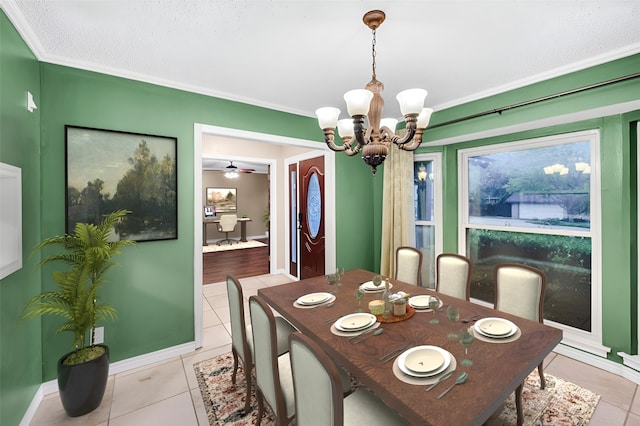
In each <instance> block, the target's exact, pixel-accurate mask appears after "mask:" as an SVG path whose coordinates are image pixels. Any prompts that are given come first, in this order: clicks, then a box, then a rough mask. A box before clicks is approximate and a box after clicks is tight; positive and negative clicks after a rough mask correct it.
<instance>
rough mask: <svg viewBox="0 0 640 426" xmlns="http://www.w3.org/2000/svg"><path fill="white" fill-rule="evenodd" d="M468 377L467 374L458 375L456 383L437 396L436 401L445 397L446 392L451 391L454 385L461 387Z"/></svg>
mask: <svg viewBox="0 0 640 426" xmlns="http://www.w3.org/2000/svg"><path fill="white" fill-rule="evenodd" d="M468 377H469V375H468V374H467V373H462V374H461V375H459V376H458V377H457V378H456V382H455V383H454V384H452V385H451V386H449V387H448V388H447V390H446V391H444V392H442V393H441V394H440V395H438V399H440V398H442V397H443V396H445V395H446V394H447V392H449V391H450V390H451V389H453V387H454V386H455V385H461V384H463V383H464V382H466V381H467V378H468Z"/></svg>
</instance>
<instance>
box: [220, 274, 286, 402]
mask: <svg viewBox="0 0 640 426" xmlns="http://www.w3.org/2000/svg"><path fill="white" fill-rule="evenodd" d="M227 298H228V300H229V316H230V320H231V353H232V354H233V374H232V375H231V382H232V383H234V384H235V383H236V374H237V372H238V360H240V361H242V369H243V370H244V377H245V379H246V382H247V399H246V401H245V404H244V410H245V412H249V409H250V407H251V386H252V374H251V373H252V371H253V365H254V363H253V331H252V328H251V324H250V323H247V321H246V318H245V314H244V296H243V294H242V286H241V285H240V282H239V281H238V280H237V279H236V278H235V277H233V276H231V275H227ZM275 326H276V336H277V338H276V341H277V347H276V354H277V355H282V354H284V353H286V352H289V334H291V333H292V332H294V331H296V329H295V328H294V327H293V326H292V325H291V324H289V322H287V320H285V319H284V318H282V317H275Z"/></svg>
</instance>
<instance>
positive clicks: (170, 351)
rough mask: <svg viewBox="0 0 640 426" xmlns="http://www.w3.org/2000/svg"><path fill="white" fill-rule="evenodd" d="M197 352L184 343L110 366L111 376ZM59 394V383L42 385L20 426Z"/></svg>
mask: <svg viewBox="0 0 640 426" xmlns="http://www.w3.org/2000/svg"><path fill="white" fill-rule="evenodd" d="M195 350H196V344H195V342H188V343H183V344H182V345H178V346H172V347H170V348H166V349H161V350H159V351H155V352H150V353H148V354H144V355H140V356H136V357H133V358H128V359H123V360H122V361H117V362H114V363H111V364H109V375H110V376H111V375H114V374H118V373H124V372H125V371H129V370H133V369H136V368H140V367H144V366H147V365H151V364H154V363H156V362H162V361H166V360H168V359H171V358H175V357H178V356H181V355H185V354H188V353H191V352H194V351H195ZM56 392H58V381H57V380H50V381H48V382H44V383H42V384H41V385H40V386H39V387H38V390H37V391H36V393H35V395H34V396H33V398H32V400H31V403H30V404H29V407H28V408H27V411H26V412H25V413H24V415H23V416H22V420H21V421H20V426H23V425H24V426H27V425H29V424H30V423H31V421H32V420H33V416H34V415H35V413H36V411H37V409H38V406H39V405H40V403H41V402H42V399H43V398H44V397H45V396H46V395H49V394H52V393H56Z"/></svg>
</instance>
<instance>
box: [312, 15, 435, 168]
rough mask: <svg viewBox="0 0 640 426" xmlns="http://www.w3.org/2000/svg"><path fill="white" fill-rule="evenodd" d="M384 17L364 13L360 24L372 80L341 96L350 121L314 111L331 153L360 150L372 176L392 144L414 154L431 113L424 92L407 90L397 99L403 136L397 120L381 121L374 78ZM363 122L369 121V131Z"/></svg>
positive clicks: (379, 85)
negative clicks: (367, 38)
mask: <svg viewBox="0 0 640 426" xmlns="http://www.w3.org/2000/svg"><path fill="white" fill-rule="evenodd" d="M385 18H386V15H385V13H384V12H383V11H381V10H371V11H369V12H367V13H366V14H365V15H364V17H363V18H362V21H363V22H364V23H365V25H366V26H367V27H369V29H371V31H372V34H373V40H372V43H371V56H372V58H373V61H372V73H371V81H370V82H369V83H367V85H366V86H365V88H364V89H355V90H350V91H348V92H347V93H345V94H344V100H345V102H346V104H347V112H348V113H349V115H350V116H351V119H350V120H349V119H343V120H339V117H340V110H339V109H338V108H333V107H324V108H319V109H317V110H316V116H317V117H318V124H319V125H320V128H321V129H322V130H323V132H324V140H325V143H326V144H327V146H328V147H329V148H330V149H332V150H333V151H343V152H344V153H345V154H347V155H349V156H353V155H356V154H357V153H359V152H360V151H361V150H362V159H363V160H364V162H365V163H366V164H368V165H369V166H371V171H372V172H373V173H374V174H375V173H376V168H377V167H378V166H379V165H380V164H382V163H383V162H384V160H385V159H386V158H387V155H388V154H389V148H390V147H391V144H392V143H394V144H396V145H398V147H399V148H400V149H403V150H405V151H414V150H416V149H417V148H418V147H419V146H420V144H421V143H422V134H423V132H424V129H426V127H427V126H428V125H429V119H430V117H431V113H432V112H433V110H432V109H430V108H424V101H425V99H426V97H427V91H426V90H424V89H408V90H404V91H402V92H400V93H399V94H398V95H397V97H396V99H397V100H398V102H399V104H400V111H401V112H402V115H403V116H404V119H405V123H406V126H405V128H406V130H407V132H406V134H405V135H404V137H402V138H400V137H399V136H396V134H395V130H396V125H397V123H398V121H397V120H396V119H394V118H382V110H383V107H384V100H383V99H382V96H381V94H382V91H383V89H384V85H383V84H382V83H381V82H380V81H378V80H377V79H376V30H377V29H378V27H380V25H381V24H382V23H383V22H384V20H385ZM365 119H366V120H367V121H368V126H369V127H368V128H367V123H366V122H365ZM336 125H337V126H338V134H339V135H340V138H341V139H342V145H337V144H336V141H335V127H336Z"/></svg>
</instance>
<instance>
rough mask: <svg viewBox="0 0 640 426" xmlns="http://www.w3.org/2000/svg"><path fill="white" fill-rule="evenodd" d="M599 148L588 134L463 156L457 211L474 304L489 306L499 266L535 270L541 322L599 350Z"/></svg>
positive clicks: (467, 152) (503, 146) (468, 151)
mask: <svg viewBox="0 0 640 426" xmlns="http://www.w3.org/2000/svg"><path fill="white" fill-rule="evenodd" d="M598 141H599V139H598V133H597V132H596V131H588V132H579V133H572V134H567V135H558V136H554V137H548V138H541V139H535V140H528V141H521V142H513V143H507V144H500V145H492V146H486V147H481V148H472V149H466V150H461V151H460V153H459V173H460V185H461V191H460V204H459V205H460V210H459V211H460V222H461V225H462V226H461V229H462V230H463V231H462V232H461V233H460V244H461V247H464V248H465V250H466V253H467V256H469V257H470V258H471V260H472V261H473V265H474V267H473V274H472V281H471V297H472V298H474V299H478V300H481V301H484V302H489V303H493V300H494V282H493V280H494V277H493V270H494V267H495V265H496V264H498V263H502V262H518V263H525V264H529V265H531V266H535V267H537V268H539V269H541V270H543V271H544V272H545V275H546V277H547V287H546V294H545V307H544V311H545V320H546V321H552V322H554V323H556V324H557V325H560V326H561V328H563V329H565V330H569V331H570V333H569V334H571V333H575V334H576V335H577V336H580V337H579V339H584V338H585V336H586V337H587V338H588V339H593V340H597V341H598V343H599V341H600V337H601V326H600V323H601V322H600V294H601V291H600V279H599V277H600V273H599V268H600V266H599V265H600V260H599V259H600V256H599V247H600V241H599V240H598V239H597V238H596V236H597V235H599V232H598V228H599V220H596V219H597V218H598V217H599V212H600V206H599V199H600V197H599V190H600V189H599V188H600V184H599V175H598V173H597V172H598V169H599V168H598V167H597V166H596V165H598V164H599V157H598ZM566 335H567V332H565V336H566Z"/></svg>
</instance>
